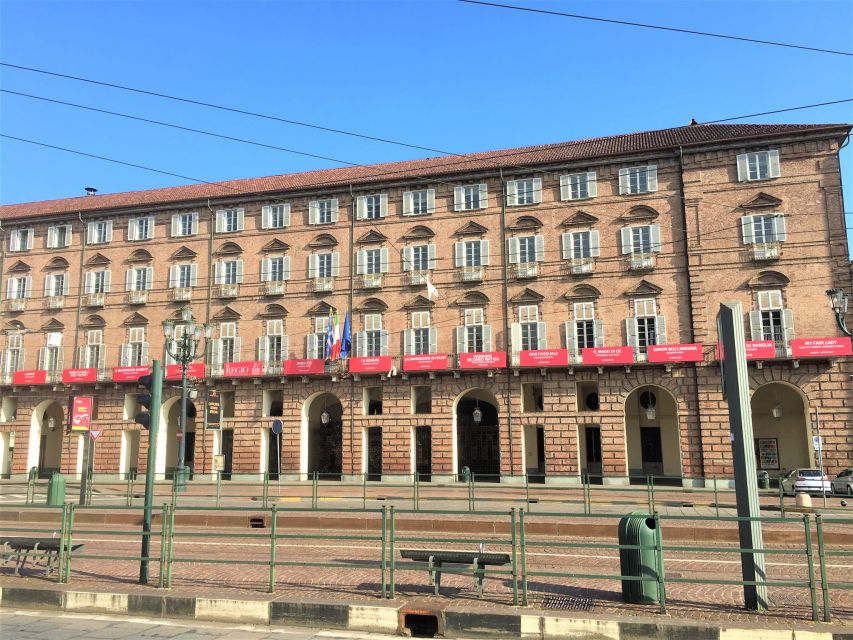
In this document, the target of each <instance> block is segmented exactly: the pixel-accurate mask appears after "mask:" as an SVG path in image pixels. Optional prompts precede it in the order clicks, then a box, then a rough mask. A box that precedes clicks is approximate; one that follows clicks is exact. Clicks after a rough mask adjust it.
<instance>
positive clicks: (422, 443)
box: [415, 426, 432, 482]
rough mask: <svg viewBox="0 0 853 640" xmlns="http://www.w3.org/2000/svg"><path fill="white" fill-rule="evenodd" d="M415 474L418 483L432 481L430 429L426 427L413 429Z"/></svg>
mask: <svg viewBox="0 0 853 640" xmlns="http://www.w3.org/2000/svg"><path fill="white" fill-rule="evenodd" d="M415 473H417V474H418V481H420V482H430V481H431V480H432V429H431V428H430V427H427V426H420V427H415Z"/></svg>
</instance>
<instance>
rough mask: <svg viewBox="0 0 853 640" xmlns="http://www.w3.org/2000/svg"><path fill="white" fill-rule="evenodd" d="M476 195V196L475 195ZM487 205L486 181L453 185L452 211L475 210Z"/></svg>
mask: <svg viewBox="0 0 853 640" xmlns="http://www.w3.org/2000/svg"><path fill="white" fill-rule="evenodd" d="M475 196H476V197H475ZM488 206H489V186H488V185H487V184H486V183H479V184H467V185H460V186H458V187H454V189H453V209H454V211H476V210H478V209H485V208H487V207H488Z"/></svg>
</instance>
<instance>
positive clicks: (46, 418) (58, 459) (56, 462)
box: [27, 400, 65, 478]
mask: <svg viewBox="0 0 853 640" xmlns="http://www.w3.org/2000/svg"><path fill="white" fill-rule="evenodd" d="M64 433H65V414H64V412H63V409H62V406H61V405H60V404H59V403H58V402H56V401H54V400H45V401H44V402H41V403H40V404H39V405H38V406H37V407H36V408H35V409H34V410H33V415H32V418H31V420H30V445H29V449H28V451H27V468H28V469H31V468H32V467H37V468H38V474H39V477H40V478H49V477H50V476H51V475H52V474H53V473H55V472H58V471H60V465H61V463H62V436H63V434H64Z"/></svg>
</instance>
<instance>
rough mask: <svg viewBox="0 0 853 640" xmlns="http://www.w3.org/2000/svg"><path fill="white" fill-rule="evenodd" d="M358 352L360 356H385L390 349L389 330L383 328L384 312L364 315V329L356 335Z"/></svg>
mask: <svg viewBox="0 0 853 640" xmlns="http://www.w3.org/2000/svg"><path fill="white" fill-rule="evenodd" d="M356 342H357V343H358V344H356V353H357V355H358V356H360V357H368V356H383V355H386V354H387V351H388V332H387V331H383V330H382V314H379V313H368V314H366V315H365V316H364V331H362V332H360V334H358V335H356Z"/></svg>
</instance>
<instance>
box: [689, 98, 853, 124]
mask: <svg viewBox="0 0 853 640" xmlns="http://www.w3.org/2000/svg"><path fill="white" fill-rule="evenodd" d="M845 102H853V98H843V99H842V100H833V101H831V102H815V103H814V104H805V105H802V106H800V107H788V108H787V109H774V110H773V111H762V112H761V113H750V114H747V115H745V116H735V117H733V118H720V119H719V120H707V121H705V122H701V123H700V124H718V123H720V122H731V121H732V120H744V119H746V118H757V117H758V116H769V115H771V114H774V113H785V112H786V111H800V110H801V109H813V108H814V107H825V106H827V105H831V104H843V103H845Z"/></svg>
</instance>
